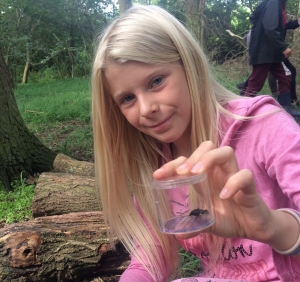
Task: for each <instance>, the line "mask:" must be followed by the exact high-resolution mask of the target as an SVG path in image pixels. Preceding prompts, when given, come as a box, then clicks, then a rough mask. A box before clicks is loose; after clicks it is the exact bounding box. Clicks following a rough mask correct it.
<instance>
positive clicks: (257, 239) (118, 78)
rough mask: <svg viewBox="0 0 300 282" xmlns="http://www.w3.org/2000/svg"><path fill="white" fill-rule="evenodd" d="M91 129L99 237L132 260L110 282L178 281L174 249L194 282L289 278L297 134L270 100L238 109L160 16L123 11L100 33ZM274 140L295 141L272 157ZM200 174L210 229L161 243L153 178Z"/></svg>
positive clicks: (150, 10) (299, 198)
mask: <svg viewBox="0 0 300 282" xmlns="http://www.w3.org/2000/svg"><path fill="white" fill-rule="evenodd" d="M270 113H272V114H270ZM254 116H255V117H256V118H253V117H254ZM92 119H93V130H94V149H95V169H96V178H97V181H98V190H99V197H100V199H101V202H102V206H103V214H104V217H105V222H106V224H107V231H108V236H109V239H110V242H111V244H112V245H114V242H115V240H116V238H118V239H119V240H121V242H122V243H123V244H124V246H125V247H126V248H127V249H128V251H129V252H130V254H131V255H132V261H131V264H130V266H129V268H128V269H127V270H126V271H125V272H124V274H123V275H122V277H121V280H120V281H122V282H126V281H128V282H129V281H130V282H131V281H151V282H153V281H155V282H156V281H161V282H163V281H170V280H171V279H172V278H173V277H174V275H176V273H177V272H178V270H179V265H178V249H179V247H180V246H182V247H184V248H186V249H187V250H189V251H191V252H193V253H194V254H195V255H197V256H198V257H200V258H201V260H202V263H203V265H204V267H205V271H204V272H203V273H202V274H201V275H202V276H204V277H219V278H220V279H221V278H222V279H224V280H222V281H228V280H226V279H233V278H235V279H240V280H242V279H244V280H245V281H246V280H248V281H256V280H257V281H280V280H279V279H280V277H281V276H280V275H282V273H283V274H284V275H290V274H291V273H293V275H294V276H297V277H298V276H299V277H300V274H299V273H300V267H299V266H298V265H300V264H299V261H298V259H297V258H294V257H297V256H299V254H298V251H297V250H298V247H299V245H300V242H299V239H298V238H299V217H298V214H297V213H296V210H299V205H300V195H298V194H299V192H298V191H299V189H297V187H299V184H300V171H299V169H300V168H299V165H298V168H296V169H295V168H294V166H292V165H295V163H299V161H298V160H299V152H300V147H299V144H300V131H299V128H298V125H297V124H296V123H295V121H294V120H293V119H292V118H291V117H290V116H289V115H288V114H287V113H285V112H284V111H281V110H280V109H279V105H278V104H277V103H276V101H275V100H273V99H272V98H271V97H264V96H260V97H256V98H249V99H248V98H239V97H238V96H237V95H235V94H234V93H232V92H230V91H228V90H227V89H225V88H224V87H222V86H221V85H220V84H219V83H218V82H217V81H216V80H215V79H214V77H213V76H212V74H211V72H210V68H209V65H208V62H207V59H206V57H205V54H204V53H203V51H202V49H201V48H200V46H199V44H198V43H197V41H195V39H194V38H193V37H192V35H191V34H190V33H189V32H188V31H187V30H186V29H185V27H184V26H183V25H182V24H181V23H180V22H179V21H178V20H176V19H175V18H174V17H173V16H172V15H171V14H169V13H168V12H166V11H164V10H163V9H161V8H159V7H158V6H134V7H133V8H131V9H129V10H128V11H127V12H126V13H125V14H123V15H121V16H120V17H119V18H118V19H116V20H115V21H113V22H112V23H111V24H110V25H109V26H108V27H107V29H106V30H105V31H104V33H103V34H102V36H101V38H100V41H99V44H98V48H97V50H96V54H95V59H94V64H93V71H92ZM278 120H279V121H280V122H278ZM282 122H284V123H285V126H284V127H283V128H282ZM273 123H274V126H275V125H276V127H275V128H274V127H272V126H271V124H273ZM286 124H288V125H289V126H290V129H286ZM274 130H275V131H276V130H284V133H285V134H286V136H285V138H289V139H290V138H292V139H293V140H295V142H292V145H291V146H289V147H288V148H287V147H284V148H283V150H284V152H285V154H286V155H285V156H283V155H280V156H278V157H277V156H275V155H274V154H275V152H276V151H278V147H280V146H283V144H284V140H283V138H277V140H276V143H275V142H274V141H275V140H274V136H273V135H274ZM259 135H262V137H260V139H261V140H259V139H258V138H257V136H259ZM253 136H254V137H253ZM270 142H271V144H270V147H266V144H267V143H270ZM264 150H265V151H264ZM256 153H257V154H258V155H259V158H258V156H256V155H255V154H256ZM287 158H289V161H290V162H289V161H288V160H287ZM295 158H296V159H295ZM297 158H298V159H297ZM280 161H283V164H282V166H281V165H280ZM279 167H280V169H281V170H279ZM204 171H205V172H207V173H208V176H209V180H210V184H211V194H212V200H213V206H214V213H215V224H214V225H213V226H212V227H210V228H209V229H206V230H204V231H203V232H202V233H200V234H199V233H197V234H189V235H188V236H177V237H174V236H171V235H166V234H163V233H162V232H160V231H159V229H158V225H157V222H156V215H155V207H154V201H153V199H152V193H151V189H150V182H151V180H152V178H153V177H154V178H156V179H164V178H166V177H169V176H172V175H177V174H181V175H189V174H197V173H202V172H204ZM288 172H289V174H290V175H292V177H294V179H293V180H294V181H295V182H296V183H297V185H298V186H297V185H296V186H297V187H296V186H295V185H294V184H293V185H290V181H289V180H287V176H288ZM291 191H292V192H291ZM272 193H274V194H276V195H277V196H278V198H277V197H274V199H271V198H272ZM279 208H285V210H281V211H278V210H277V209H279ZM287 208H289V209H287ZM286 228H288V229H289V233H288V234H286V231H285V230H284V229H286ZM282 237H284V238H282ZM226 238H227V239H226ZM229 238H230V239H229ZM279 238H280V239H279ZM295 242H296V243H295ZM274 250H276V251H274ZM262 254H263V259H260V258H261V257H262ZM286 254H288V255H292V256H286ZM277 257H278V259H277ZM286 258H288V259H289V263H290V265H291V268H290V269H284V270H281V269H280V267H279V265H280V264H278V260H280V259H281V260H282V261H284V260H285V259H286ZM282 261H281V262H282ZM246 265H249V266H246ZM262 273H263V274H262ZM286 273H287V274H286ZM195 279H198V281H202V280H200V279H201V278H195ZM268 279H272V280H268ZM276 279H277V280H276ZM240 280H239V281H240ZM203 281H204V280H203ZM205 281H206V280H205ZM216 281H217V280H216ZM218 281H221V280H218ZM231 281H233V280H231ZM285 281H292V280H285Z"/></svg>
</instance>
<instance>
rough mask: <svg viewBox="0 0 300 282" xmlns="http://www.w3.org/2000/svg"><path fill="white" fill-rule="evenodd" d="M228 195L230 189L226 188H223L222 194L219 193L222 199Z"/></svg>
mask: <svg viewBox="0 0 300 282" xmlns="http://www.w3.org/2000/svg"><path fill="white" fill-rule="evenodd" d="M227 195H228V190H227V189H226V188H223V189H222V191H221V193H220V195H219V197H220V198H221V199H226V197H227Z"/></svg>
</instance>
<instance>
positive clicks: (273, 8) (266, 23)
mask: <svg viewBox="0 0 300 282" xmlns="http://www.w3.org/2000/svg"><path fill="white" fill-rule="evenodd" d="M279 13H281V11H280V7H279V4H278V2H277V1H270V2H269V3H268V5H267V6H266V12H265V15H264V19H263V27H264V31H265V34H266V36H267V37H268V40H269V41H270V43H271V44H272V45H273V46H274V47H275V49H276V50H279V51H281V52H283V51H284V50H285V49H286V48H287V47H288V45H287V44H286V43H285V41H284V39H283V37H282V35H281V33H280V30H279V29H278V26H279V21H280V18H279Z"/></svg>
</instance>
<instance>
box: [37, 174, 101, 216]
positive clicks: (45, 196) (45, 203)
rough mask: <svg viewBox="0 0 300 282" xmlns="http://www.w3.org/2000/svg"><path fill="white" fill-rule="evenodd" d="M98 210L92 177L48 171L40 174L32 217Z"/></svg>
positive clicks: (99, 207)
mask: <svg viewBox="0 0 300 282" xmlns="http://www.w3.org/2000/svg"><path fill="white" fill-rule="evenodd" d="M100 210H102V207H101V205H100V204H99V201H98V200H97V198H96V193H95V178H94V177H92V176H78V175H71V174H68V173H50V172H44V173H42V174H41V175H40V177H39V180H38V182H37V185H36V187H35V191H34V197H33V201H32V213H33V217H41V216H49V215H60V214H67V213H72V212H88V211H100Z"/></svg>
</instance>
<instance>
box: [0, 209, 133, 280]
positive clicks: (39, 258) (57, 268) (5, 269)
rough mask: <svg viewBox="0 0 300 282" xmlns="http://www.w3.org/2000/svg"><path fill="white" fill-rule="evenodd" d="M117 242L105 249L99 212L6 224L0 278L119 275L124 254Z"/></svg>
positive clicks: (2, 232)
mask: <svg viewBox="0 0 300 282" xmlns="http://www.w3.org/2000/svg"><path fill="white" fill-rule="evenodd" d="M117 246H118V247H117V250H116V251H112V250H111V248H110V245H109V243H108V240H107V237H106V231H105V226H104V223H103V219H102V213H101V212H88V213H73V214H67V215H60V216H50V217H41V218H36V219H34V220H31V221H28V222H25V223H16V224H12V225H8V226H7V227H5V228H2V229H0V280H1V281H3V282H17V281H18V282H19V281H22V282H32V281H39V282H43V281H46V282H51V281H53V282H54V281H55V282H66V281H75V282H76V281H78V282H79V281H80V282H81V281H83V279H85V278H89V277H97V276H100V277H101V276H102V277H103V276H109V275H120V274H121V273H122V272H123V271H124V270H125V269H126V268H127V266H128V265H129V260H130V259H129V256H128V253H127V252H126V251H125V250H124V248H123V247H122V246H121V244H117ZM100 281H101V280H100ZM115 281H117V280H115Z"/></svg>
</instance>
